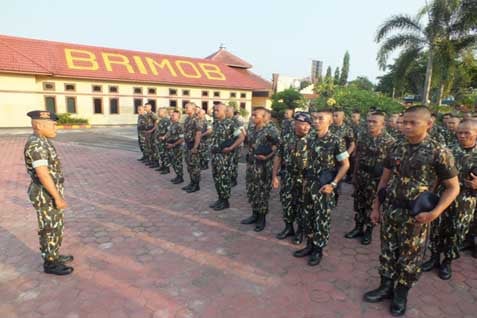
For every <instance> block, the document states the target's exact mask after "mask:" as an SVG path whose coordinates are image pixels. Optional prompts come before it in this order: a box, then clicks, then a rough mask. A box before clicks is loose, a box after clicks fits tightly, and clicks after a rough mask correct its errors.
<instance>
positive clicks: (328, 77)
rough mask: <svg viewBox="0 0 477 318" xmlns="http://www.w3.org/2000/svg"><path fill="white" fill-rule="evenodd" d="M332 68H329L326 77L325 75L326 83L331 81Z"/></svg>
mask: <svg viewBox="0 0 477 318" xmlns="http://www.w3.org/2000/svg"><path fill="white" fill-rule="evenodd" d="M331 78H332V77H331V66H328V68H327V69H326V75H325V79H324V80H323V81H324V82H328V81H331V80H332V79H331Z"/></svg>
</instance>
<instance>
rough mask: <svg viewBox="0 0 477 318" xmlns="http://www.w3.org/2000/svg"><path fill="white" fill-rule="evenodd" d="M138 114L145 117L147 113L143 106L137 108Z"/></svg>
mask: <svg viewBox="0 0 477 318" xmlns="http://www.w3.org/2000/svg"><path fill="white" fill-rule="evenodd" d="M137 113H138V114H139V115H144V113H145V110H144V106H142V105H141V106H138V107H137Z"/></svg>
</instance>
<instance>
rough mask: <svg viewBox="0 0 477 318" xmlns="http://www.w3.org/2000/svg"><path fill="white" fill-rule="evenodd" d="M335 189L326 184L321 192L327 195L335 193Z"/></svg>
mask: <svg viewBox="0 0 477 318" xmlns="http://www.w3.org/2000/svg"><path fill="white" fill-rule="evenodd" d="M334 189H335V188H333V186H332V185H331V184H325V185H324V186H322V187H321V189H320V192H322V193H325V194H330V193H332V192H333V190H334Z"/></svg>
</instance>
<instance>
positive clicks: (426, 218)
mask: <svg viewBox="0 0 477 318" xmlns="http://www.w3.org/2000/svg"><path fill="white" fill-rule="evenodd" d="M437 217H438V215H437V214H436V213H434V212H433V211H430V212H424V213H419V214H418V215H416V216H415V217H414V219H415V220H416V221H417V222H418V223H421V224H424V223H431V222H432V221H434V220H435V219H436V218H437Z"/></svg>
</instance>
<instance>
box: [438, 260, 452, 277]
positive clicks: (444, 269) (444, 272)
mask: <svg viewBox="0 0 477 318" xmlns="http://www.w3.org/2000/svg"><path fill="white" fill-rule="evenodd" d="M451 263H452V260H450V259H448V258H445V259H444V260H443V261H442V264H441V266H440V267H439V278H440V279H443V280H448V279H451V277H452V267H451Z"/></svg>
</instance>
